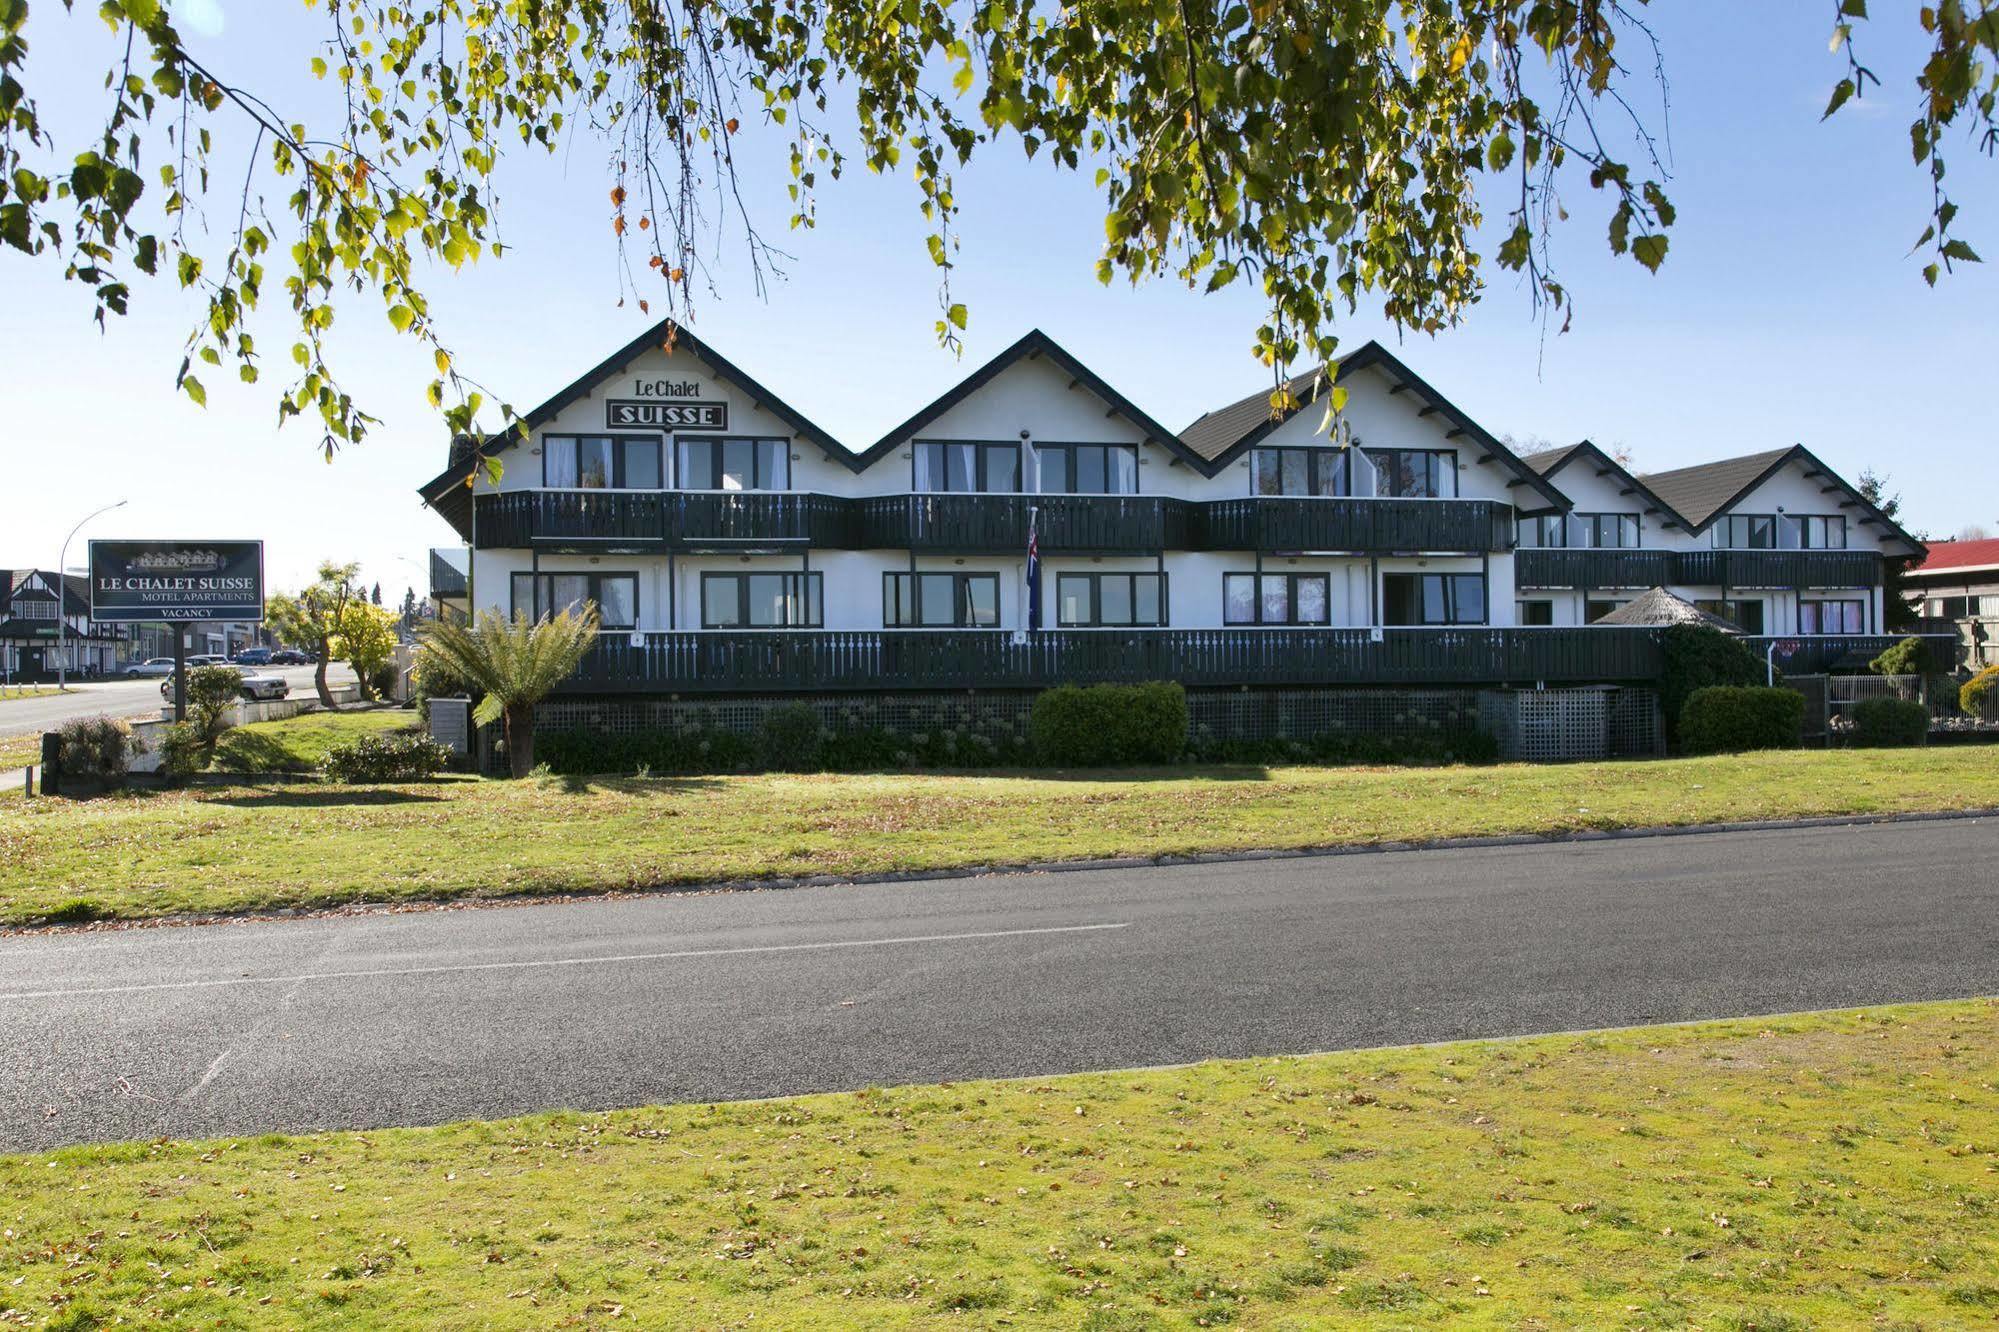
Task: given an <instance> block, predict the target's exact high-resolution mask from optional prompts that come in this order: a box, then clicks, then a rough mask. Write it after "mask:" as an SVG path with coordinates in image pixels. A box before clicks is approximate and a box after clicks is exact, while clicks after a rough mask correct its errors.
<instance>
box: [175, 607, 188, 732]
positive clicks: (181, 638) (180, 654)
mask: <svg viewBox="0 0 1999 1332" xmlns="http://www.w3.org/2000/svg"><path fill="white" fill-rule="evenodd" d="M173 631H174V720H175V721H176V722H181V721H186V720H187V626H186V625H183V624H180V623H178V622H176V623H175V624H174V626H173Z"/></svg>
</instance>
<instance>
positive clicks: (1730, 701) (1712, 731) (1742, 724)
mask: <svg viewBox="0 0 1999 1332" xmlns="http://www.w3.org/2000/svg"><path fill="white" fill-rule="evenodd" d="M1804 727H1805V696H1804V695H1803V694H1800V693H1798V692H1797V691H1796V690H1792V689H1783V688H1776V689H1768V688H1764V687H1763V686H1761V685H1756V686H1750V687H1746V688H1745V687H1743V686H1739V685H1710V686H1708V687H1707V688H1705V689H1696V690H1694V691H1693V693H1691V694H1689V695H1688V696H1687V701H1686V703H1685V704H1684V705H1683V706H1682V707H1681V709H1680V727H1679V733H1680V747H1681V748H1682V749H1684V750H1686V751H1687V752H1688V753H1689V754H1731V753H1735V752H1737V751H1739V750H1744V749H1795V748H1797V747H1798V745H1799V744H1800V743H1801V742H1802V740H1803V735H1804Z"/></svg>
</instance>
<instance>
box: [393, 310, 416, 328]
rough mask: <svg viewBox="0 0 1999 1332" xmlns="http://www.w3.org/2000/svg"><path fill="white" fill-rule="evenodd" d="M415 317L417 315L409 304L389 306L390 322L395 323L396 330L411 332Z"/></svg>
mask: <svg viewBox="0 0 1999 1332" xmlns="http://www.w3.org/2000/svg"><path fill="white" fill-rule="evenodd" d="M415 319H416V315H415V314H414V313H413V312H412V311H411V310H410V308H409V307H408V306H407V305H391V306H390V307H389V322H390V323H391V324H393V325H395V329H396V332H398V333H407V332H409V327H410V324H411V322H412V321H414V320H415Z"/></svg>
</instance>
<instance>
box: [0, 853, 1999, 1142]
mask: <svg viewBox="0 0 1999 1332" xmlns="http://www.w3.org/2000/svg"><path fill="white" fill-rule="evenodd" d="M444 853H445V852H443V851H442V850H440V854H444ZM1995 991H1999V820H1993V819H1983V820H1963V821H1952V822H1932V823H1904V824H1882V825H1875V826H1870V827H1852V828H1837V829H1811V830H1787V831H1781V832H1751V833H1716V834H1709V835H1701V836H1683V837H1663V838H1654V839H1642V840H1619V841H1606V842H1580V843H1563V844H1555V845H1541V846H1520V847H1506V848H1486V849H1478V850H1454V851H1422V852H1404V853H1395V854H1385V855H1358V856H1341V857H1317V858H1303V859H1275V860H1257V861H1242V862H1231V863H1224V864H1212V865H1198V866H1184V867H1171V868H1156V867H1154V868H1144V869H1134V870H1095V871H1076V872H1069V873H1059V874H1033V875H1010V876H994V877H989V878H978V879H946V880H936V881H931V882H925V883H900V884H884V885H872V886H846V887H829V888H810V889H792V890H787V891H772V892H756V893H726V894H711V895H698V896H697V895H686V896H664V895H663V896H653V897H646V898H638V899H629V900H623V901H604V902H573V903H564V904H557V905H550V906H537V907H513V908H492V909H473V910H460V911H437V912H424V913H416V914H406V915H377V916H360V917H344V918H332V919H318V920H294V921H266V922H256V923H243V924H230V925H221V926H212V927H200V928H192V927H190V928H175V929H152V930H133V931H127V932H123V933H96V934H90V933H85V934H69V935H52V936H39V937H38V936H12V937H5V938H0V1150H24V1149H32V1148H41V1147H50V1146H54V1145H57V1144H62V1143H72V1142H80V1141H91V1140H103V1139H119V1138H139V1137H149V1136H154V1135H161V1134H171V1135H175V1136H188V1135H206V1134H221V1133H245V1132H253V1131H262V1130H298V1129H312V1128H328V1127H343V1126H344V1127H374V1126H380V1125H385V1124H404V1123H407V1124H420V1123H431V1122H438V1121H445V1120H452V1119H461V1118H470V1117H486V1116H493V1115H504V1114H512V1113H517V1112H523V1111H531V1110H540V1109H547V1108H553V1107H558V1106H577V1107H607V1106H619V1105H631V1104H639V1103H645V1102H656V1101H689V1100H701V1101H706V1100H717V1099H724V1098H735V1097H755V1096H768V1095H776V1094H780V1093H789V1092H805V1091H816V1090H830V1089H836V1088H851V1087H858V1086H865V1085H869V1084H892V1083H901V1082H929V1081H938V1080H944V1079H961V1078H969V1077H976V1076H997V1075H1024V1076H1036V1075H1043V1074H1051V1073H1057V1072H1064V1071H1071V1070H1081V1069H1095V1068H1115V1067H1128V1066H1133V1065H1143V1064H1158V1063H1170V1062H1176V1061H1183V1060H1195V1059H1205V1058H1210V1057H1214V1056H1241V1055H1257V1054H1271V1053H1281V1052H1303V1051H1314V1050H1327V1049H1335V1048H1341V1047H1355V1046H1369V1045H1380V1044H1389V1043H1398V1042H1405V1041H1433V1040H1443V1039H1450V1038H1459V1037H1475V1036H1500V1035H1508V1034H1517V1033H1525V1032H1537V1031H1556V1030H1568V1029H1574V1028H1583V1027H1602V1026H1613V1025H1619V1024H1627V1023H1640V1022H1663V1021H1674V1020H1681V1019H1692V1018H1704V1017H1720V1016H1728V1015H1742V1014H1754V1013H1769V1012H1781V1011H1787V1010H1796V1009H1809V1008H1825V1007H1836V1006H1842V1005H1851V1004H1864V1003H1879V1002H1887V1001H1894V1000H1913V999H1928V998H1941V997H1946V996H1962V995H1974V994H1986V993H1992V992H1995Z"/></svg>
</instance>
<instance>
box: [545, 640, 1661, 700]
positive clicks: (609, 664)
mask: <svg viewBox="0 0 1999 1332" xmlns="http://www.w3.org/2000/svg"><path fill="white" fill-rule="evenodd" d="M1658 673H1659V645H1658V635H1657V631H1655V630H1651V629H1604V628H1592V629H1566V630H1565V629H1489V628H1466V629H1384V630H1380V631H1378V636H1377V635H1376V632H1375V631H1370V630H1367V629H1141V630H1133V631H1129V632H1106V631H1087V630H1085V631H1077V630H1056V631H1044V632H1041V633H1035V634H1028V635H1024V636H1020V637H1016V636H1015V635H1013V634H1011V633H1009V632H1004V631H994V630H984V631H980V630H967V631H954V630H940V631H934V632H926V631H911V630H884V631H880V632H875V631H868V632H860V633H828V632H805V631H791V630H773V631H767V632H762V633H755V632H752V633H741V632H721V631H710V632H701V633H670V634H647V635H644V637H643V640H642V641H640V642H636V643H635V642H633V641H632V640H631V639H630V638H628V637H626V636H623V635H618V636H606V637H604V638H602V639H600V640H599V641H598V643H597V645H596V646H595V647H594V648H592V649H591V653H590V655H589V657H587V658H586V659H585V660H584V662H583V665H582V666H581V668H579V670H578V671H577V673H576V675H575V676H573V677H572V678H571V679H570V680H569V681H568V682H567V683H566V684H565V685H564V686H563V690H564V692H567V693H581V694H600V693H729V692H746V691H760V690H780V691H786V690H838V689H1039V688H1046V687H1048V686H1050V685H1056V684H1071V683H1074V684H1089V683H1097V682H1104V681H1138V680H1178V681H1180V682H1181V683H1183V684H1186V685H1191V686H1228V685H1306V684H1318V685H1335V684H1408V685H1415V684H1452V685H1462V684H1482V683H1486V684H1497V683H1504V682H1512V683H1516V684H1534V683H1537V682H1547V683H1555V682H1558V681H1559V682H1609V681H1637V680H1649V679H1653V678H1655V677H1656V676H1657V675H1658Z"/></svg>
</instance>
